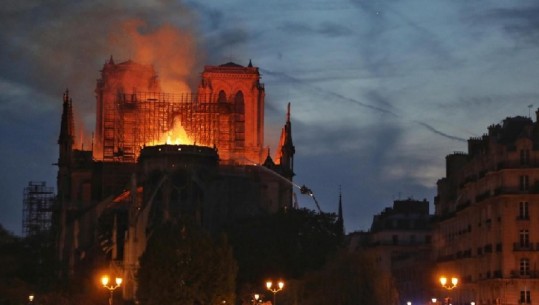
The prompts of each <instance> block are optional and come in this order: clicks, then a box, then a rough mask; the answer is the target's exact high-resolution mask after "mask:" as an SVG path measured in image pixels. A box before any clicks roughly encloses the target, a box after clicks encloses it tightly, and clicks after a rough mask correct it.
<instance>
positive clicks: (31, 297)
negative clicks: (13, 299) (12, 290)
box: [28, 294, 34, 305]
mask: <svg viewBox="0 0 539 305" xmlns="http://www.w3.org/2000/svg"><path fill="white" fill-rule="evenodd" d="M33 302H34V295H33V294H31V295H29V296H28V304H30V305H32V304H34V303H33Z"/></svg>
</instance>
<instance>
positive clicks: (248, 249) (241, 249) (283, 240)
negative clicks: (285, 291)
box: [227, 209, 342, 285]
mask: <svg viewBox="0 0 539 305" xmlns="http://www.w3.org/2000/svg"><path fill="white" fill-rule="evenodd" d="M227 232H228V234H229V236H230V240H231V243H232V245H233V247H234V254H235V257H236V260H237V261H238V265H239V274H238V279H239V284H240V285H248V284H249V283H251V284H256V283H263V281H264V280H265V279H268V278H277V277H283V278H286V279H289V280H290V279H293V278H300V277H302V276H303V274H305V272H307V271H312V270H316V269H319V268H320V267H322V266H323V265H324V264H325V263H326V261H327V259H328V257H330V256H331V255H333V254H334V253H335V252H336V251H337V250H338V249H339V247H340V246H341V242H342V234H340V232H339V227H338V225H337V224H336V216H335V215H334V214H327V213H316V212H314V211H312V210H308V209H290V210H286V211H281V212H279V213H276V214H273V215H267V216H260V217H256V218H251V219H245V220H244V221H241V222H238V223H236V224H235V225H233V226H231V227H229V228H228V230H227Z"/></svg>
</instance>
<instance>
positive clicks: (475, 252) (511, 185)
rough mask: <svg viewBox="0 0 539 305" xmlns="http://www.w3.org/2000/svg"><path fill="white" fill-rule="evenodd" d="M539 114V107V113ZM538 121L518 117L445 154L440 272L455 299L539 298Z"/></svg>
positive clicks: (438, 203)
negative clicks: (455, 280) (451, 281)
mask: <svg viewBox="0 0 539 305" xmlns="http://www.w3.org/2000/svg"><path fill="white" fill-rule="evenodd" d="M538 115H539V114H538ZM538 148H539V125H538V123H537V121H536V122H533V121H532V120H531V119H529V118H525V117H513V118H507V119H505V120H503V122H502V123H500V124H496V125H492V126H490V127H489V128H488V134H485V135H483V136H482V137H480V138H472V139H469V140H468V152H467V153H454V154H452V155H449V156H447V158H446V164H447V166H446V177H444V178H442V179H440V180H439V181H438V195H437V196H436V198H435V214H436V218H437V222H436V229H435V235H434V246H435V248H434V251H435V253H434V254H435V259H436V263H437V270H436V274H435V276H433V280H436V278H437V277H438V276H441V275H445V276H448V277H451V276H457V277H459V279H460V282H459V285H458V287H457V288H455V289H453V290H451V291H450V292H449V291H445V290H444V289H441V288H440V290H439V293H440V294H447V295H449V297H450V298H451V299H452V301H453V304H469V303H470V302H475V304H539V292H538V291H539V270H538V269H537V264H538V263H539V151H538Z"/></svg>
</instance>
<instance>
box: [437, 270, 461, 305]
mask: <svg viewBox="0 0 539 305" xmlns="http://www.w3.org/2000/svg"><path fill="white" fill-rule="evenodd" d="M458 283H459V279H458V278H456V277H452V278H451V283H448V281H447V278H446V277H445V276H441V277H440V284H441V285H442V287H443V288H445V289H447V290H452V289H455V288H456V287H457V285H458ZM446 303H447V304H449V303H450V299H449V297H448V298H446Z"/></svg>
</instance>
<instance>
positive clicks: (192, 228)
mask: <svg viewBox="0 0 539 305" xmlns="http://www.w3.org/2000/svg"><path fill="white" fill-rule="evenodd" d="M236 274H237V265H236V262H235V260H234V257H233V254H232V249H231V247H230V246H229V245H228V241H227V239H226V237H224V236H220V237H219V238H218V239H217V240H213V239H212V238H211V237H210V236H209V234H208V233H207V232H205V231H204V230H202V229H201V228H200V227H198V226H197V225H194V224H192V223H190V222H188V221H176V222H167V223H164V224H161V225H159V226H157V227H155V229H154V230H153V232H152V235H151V237H150V238H149V240H148V244H147V247H146V250H145V252H144V254H143V255H142V256H141V258H140V269H139V271H138V274H137V279H138V290H137V298H138V300H139V302H140V304H143V305H162V304H168V305H185V304H203V305H211V304H215V305H217V304H224V303H228V304H233V303H234V302H235V289H236V286H235V280H236Z"/></svg>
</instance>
